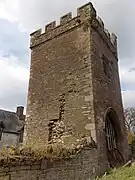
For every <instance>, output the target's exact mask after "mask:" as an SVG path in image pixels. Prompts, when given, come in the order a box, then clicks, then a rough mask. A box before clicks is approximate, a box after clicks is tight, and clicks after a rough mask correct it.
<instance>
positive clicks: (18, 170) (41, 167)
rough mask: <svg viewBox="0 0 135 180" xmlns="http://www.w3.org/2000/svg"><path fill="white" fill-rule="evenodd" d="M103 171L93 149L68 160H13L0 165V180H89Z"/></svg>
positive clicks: (96, 153)
mask: <svg viewBox="0 0 135 180" xmlns="http://www.w3.org/2000/svg"><path fill="white" fill-rule="evenodd" d="M27 158H28V157H27ZM3 164H4V162H3ZM104 171H105V166H103V165H99V164H98V151H97V149H96V148H93V149H86V150H83V151H81V152H80V153H79V154H78V155H76V156H75V157H73V158H71V159H68V160H65V159H61V160H53V161H52V160H39V161H38V162H32V161H31V159H29V158H28V159H27V160H26V161H25V163H24V162H21V163H20V162H19V161H17V158H14V159H12V163H11V162H10V163H9V164H8V165H6V166H4V167H3V166H2V165H1V167H0V180H91V179H93V178H94V177H95V176H96V175H99V172H100V173H101V172H102V173H104Z"/></svg>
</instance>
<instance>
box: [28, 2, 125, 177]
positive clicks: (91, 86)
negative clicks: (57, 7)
mask: <svg viewBox="0 0 135 180" xmlns="http://www.w3.org/2000/svg"><path fill="white" fill-rule="evenodd" d="M46 30H47V31H46V32H45V33H43V34H41V31H40V30H39V31H36V32H35V33H33V34H32V35H31V45H30V47H31V68H30V81H29V91H28V103H27V116H26V119H27V120H26V134H27V137H26V140H25V142H26V144H34V145H36V146H38V145H40V144H45V143H48V141H49V142H50V143H57V142H61V143H63V144H64V145H67V146H72V144H73V142H76V141H79V140H80V139H81V138H83V137H85V138H86V139H87V140H88V141H92V142H94V143H95V144H96V145H97V150H96V155H95V152H94V151H91V155H90V153H88V154H87V155H88V156H87V158H86V154H85V153H84V154H82V157H77V159H74V160H73V161H72V164H73V165H74V167H73V166H72V165H71V166H70V167H69V166H67V167H66V166H65V165H62V166H63V168H60V169H59V167H58V166H56V167H55V168H54V167H53V165H52V164H51V163H48V164H47V165H46V166H49V167H50V168H51V169H53V173H52V171H50V170H49V171H48V170H46V169H45V171H46V173H45V174H41V175H40V177H39V179H45V178H46V179H55V176H56V177H59V179H64V177H65V179H76V180H78V179H79V176H80V177H81V179H86V180H87V179H89V178H90V177H91V173H92V172H94V175H96V174H98V172H99V170H100V172H104V171H105V169H106V168H107V166H108V153H107V151H108V149H107V141H106V134H105V133H106V132H105V128H106V127H105V122H106V117H107V113H108V112H109V111H110V110H112V111H113V112H115V114H116V116H113V117H110V119H111V121H113V126H114V129H115V131H116V135H117V136H116V137H115V139H116V141H117V142H116V143H117V148H118V150H119V151H120V152H121V153H122V155H123V157H124V160H126V159H127V156H128V144H127V139H126V130H125V124H124V114H123V106H122V99H121V91H120V82H119V73H118V57H117V42H116V40H117V38H116V37H115V35H113V37H112V35H110V33H109V32H108V31H106V30H105V29H104V24H103V22H102V20H101V19H99V18H97V17H96V11H95V9H94V7H93V6H92V4H91V3H88V4H86V5H84V6H82V7H81V8H78V12H77V17H75V18H72V16H71V14H66V15H65V16H63V17H62V18H61V24H60V25H59V26H55V23H51V25H49V26H47V27H46ZM112 119H113V120H112ZM81 146H83V144H81V145H78V148H80V147H81ZM63 163H66V162H65V161H64V162H63ZM66 165H67V164H66ZM76 168H77V170H76ZM84 172H85V173H84ZM54 174H55V176H54ZM57 174H58V175H57ZM82 174H83V175H84V178H83V177H82ZM68 176H70V177H69V178H68Z"/></svg>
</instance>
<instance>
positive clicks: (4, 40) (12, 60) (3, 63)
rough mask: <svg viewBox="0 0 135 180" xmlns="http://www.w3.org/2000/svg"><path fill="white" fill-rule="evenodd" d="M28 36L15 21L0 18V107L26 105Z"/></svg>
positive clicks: (9, 108) (11, 107)
mask: <svg viewBox="0 0 135 180" xmlns="http://www.w3.org/2000/svg"><path fill="white" fill-rule="evenodd" d="M28 45H29V36H28V34H27V33H26V32H21V31H20V29H19V25H18V23H17V22H10V21H8V20H6V19H0V108H2V109H8V110H15V108H16V106H18V105H24V106H26V98H27V86H28V79H29V53H28V52H29V48H28Z"/></svg>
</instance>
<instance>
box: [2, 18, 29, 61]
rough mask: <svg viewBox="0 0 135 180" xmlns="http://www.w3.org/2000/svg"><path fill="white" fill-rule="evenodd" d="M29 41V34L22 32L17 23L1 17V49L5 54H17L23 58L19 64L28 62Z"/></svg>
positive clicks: (6, 55)
mask: <svg viewBox="0 0 135 180" xmlns="http://www.w3.org/2000/svg"><path fill="white" fill-rule="evenodd" d="M28 43H29V36H28V34H27V33H26V32H20V30H19V28H18V24H17V23H11V22H10V21H8V20H4V19H0V51H1V52H3V56H5V57H8V56H10V55H13V56H17V57H20V58H21V60H22V61H20V62H19V64H20V63H21V64H28V62H26V61H28V51H29V47H28Z"/></svg>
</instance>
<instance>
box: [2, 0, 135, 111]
mask: <svg viewBox="0 0 135 180" xmlns="http://www.w3.org/2000/svg"><path fill="white" fill-rule="evenodd" d="M87 2H89V1H88V0H73V1H70V0H69V1H67V0H0V89H1V90H0V108H4V109H8V110H15V108H16V106H17V105H24V106H25V105H26V98H27V88H28V78H29V62H30V56H29V55H30V54H29V53H30V51H29V33H30V32H32V31H34V30H36V29H38V28H40V27H44V25H45V24H46V23H48V22H50V21H53V20H57V22H59V17H60V16H62V15H63V14H65V13H67V12H69V11H72V12H73V15H75V14H76V8H77V7H79V6H81V5H83V4H85V3H87ZM91 2H93V4H94V6H95V8H96V10H97V13H98V15H99V16H100V17H102V19H103V20H104V23H105V26H106V28H107V29H109V31H110V32H114V33H116V35H117V36H118V48H119V67H120V68H119V69H120V78H121V87H122V97H123V102H124V106H125V107H128V106H135V101H134V99H135V51H134V49H135V33H134V32H135V23H134V22H135V11H134V9H135V1H134V0H130V1H127V0H119V1H118V0H93V1H91Z"/></svg>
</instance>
